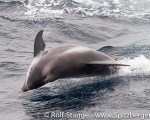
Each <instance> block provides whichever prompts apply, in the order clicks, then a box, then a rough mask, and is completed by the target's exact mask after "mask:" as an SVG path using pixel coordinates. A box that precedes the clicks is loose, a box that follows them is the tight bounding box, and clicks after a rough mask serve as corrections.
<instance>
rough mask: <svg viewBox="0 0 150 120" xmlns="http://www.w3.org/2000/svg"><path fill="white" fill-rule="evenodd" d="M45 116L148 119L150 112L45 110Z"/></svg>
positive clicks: (55, 117) (59, 117) (80, 119)
mask: <svg viewBox="0 0 150 120" xmlns="http://www.w3.org/2000/svg"><path fill="white" fill-rule="evenodd" d="M44 117H45V118H53V119H61V118H62V119H65V118H67V119H78V120H84V119H92V118H95V119H118V120H120V119H139V120H146V119H150V113H137V114H136V113H133V112H128V113H123V112H114V113H90V114H89V113H87V114H86V113H79V112H62V111H54V112H45V113H44Z"/></svg>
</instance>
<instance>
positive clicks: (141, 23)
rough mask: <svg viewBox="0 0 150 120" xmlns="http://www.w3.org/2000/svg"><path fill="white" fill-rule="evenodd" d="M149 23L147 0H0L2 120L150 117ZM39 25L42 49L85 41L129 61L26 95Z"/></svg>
mask: <svg viewBox="0 0 150 120" xmlns="http://www.w3.org/2000/svg"><path fill="white" fill-rule="evenodd" d="M149 25H150V1H149V0H144V1H143V0H13V1H12V0H0V119H1V120H55V119H61V120H62V119H64V120H83V119H85V120H99V119H106V120H110V119H121V120H125V119H130V120H133V119H135V120H141V119H142V120H144V119H149V118H150V84H149V83H150V79H149V78H150V53H149V51H150V29H149V28H150V26H149ZM39 30H44V36H43V39H44V41H45V43H46V48H47V49H48V48H53V47H57V46H59V45H66V44H74V45H82V46H86V47H90V48H92V49H95V50H99V51H101V52H103V53H105V54H107V55H109V56H111V57H112V58H114V59H115V60H117V61H118V62H119V63H124V64H129V65H130V66H129V67H121V68H120V70H119V72H118V73H117V74H115V75H111V76H106V77H101V76H93V77H82V78H69V79H68V78H67V79H59V80H56V81H54V82H52V83H49V84H47V85H45V86H43V87H41V88H38V89H36V90H32V91H28V92H26V93H23V92H22V90H21V89H22V86H23V84H24V81H25V77H26V73H27V70H28V67H29V66H30V63H31V62H32V59H33V43H34V38H35V35H36V34H37V32H38V31H39Z"/></svg>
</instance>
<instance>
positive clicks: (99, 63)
mask: <svg viewBox="0 0 150 120" xmlns="http://www.w3.org/2000/svg"><path fill="white" fill-rule="evenodd" d="M42 36H43V30H41V31H39V32H38V34H37V35H36V38H35V42H34V59H33V61H32V63H31V65H30V67H29V69H28V72H27V77H26V81H25V83H24V85H23V88H22V91H23V92H26V91H28V90H32V89H36V88H38V87H41V86H43V85H45V84H46V83H48V82H53V81H55V80H57V79H59V78H67V77H80V76H86V75H87V76H88V75H90V76H91V75H109V74H113V73H116V72H117V71H118V68H117V66H127V65H124V64H119V63H117V62H116V61H115V60H114V59H112V58H111V57H109V56H107V55H105V54H103V53H101V52H99V51H96V50H93V49H90V48H87V47H82V46H75V45H66V46H60V47H56V48H52V49H49V50H44V49H45V43H44V41H43V38H42Z"/></svg>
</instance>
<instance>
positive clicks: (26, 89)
mask: <svg viewBox="0 0 150 120" xmlns="http://www.w3.org/2000/svg"><path fill="white" fill-rule="evenodd" d="M28 90H29V88H28V86H27V82H25V83H24V85H23V88H22V91H23V92H26V91H28Z"/></svg>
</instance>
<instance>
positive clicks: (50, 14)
mask: <svg viewBox="0 0 150 120" xmlns="http://www.w3.org/2000/svg"><path fill="white" fill-rule="evenodd" d="M149 2H150V1H148V0H145V1H142V0H134V1H133V0H127V1H124V0H111V1H110V0H25V1H23V0H21V1H18V0H13V1H11V0H8V1H0V4H1V5H0V9H1V12H0V15H1V14H2V12H3V13H4V14H6V15H7V14H8V15H7V16H11V18H14V19H25V20H26V19H27V20H28V19H29V20H39V19H40V20H41V19H44V20H45V19H48V18H64V17H65V15H66V14H69V15H79V16H81V17H91V16H96V17H100V18H103V17H108V18H111V19H115V20H121V21H132V22H137V21H142V22H143V21H144V22H147V23H149V19H150V14H149V13H150V9H149V7H150V5H149ZM6 11H7V12H6ZM12 11H19V13H18V14H16V13H15V12H14V13H13V12H12ZM1 16H2V15H1ZM3 16H4V15H3Z"/></svg>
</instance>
